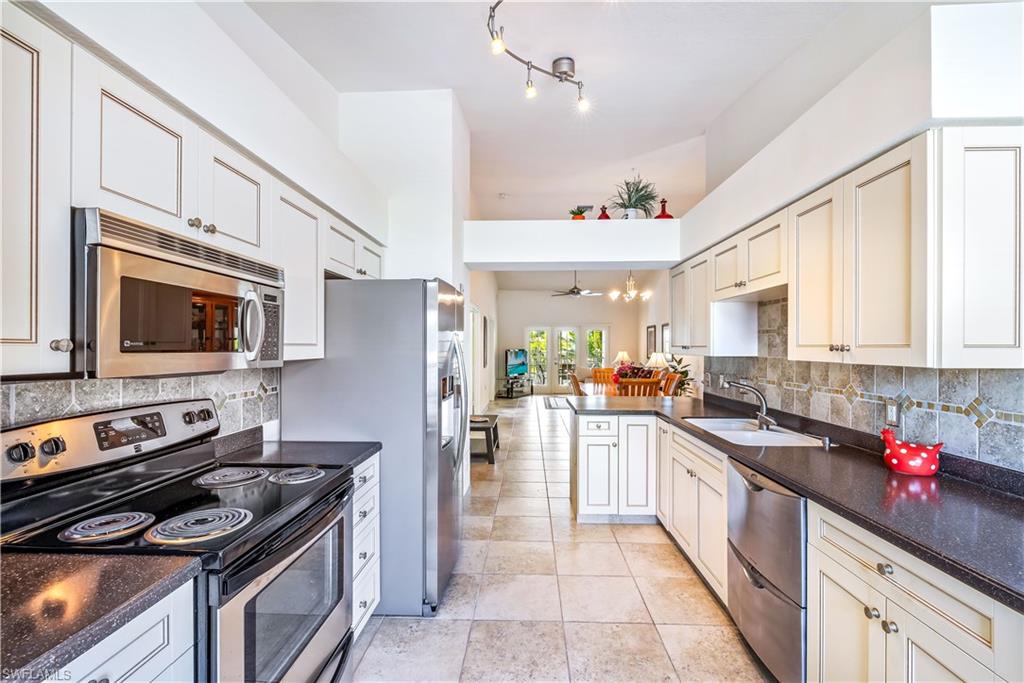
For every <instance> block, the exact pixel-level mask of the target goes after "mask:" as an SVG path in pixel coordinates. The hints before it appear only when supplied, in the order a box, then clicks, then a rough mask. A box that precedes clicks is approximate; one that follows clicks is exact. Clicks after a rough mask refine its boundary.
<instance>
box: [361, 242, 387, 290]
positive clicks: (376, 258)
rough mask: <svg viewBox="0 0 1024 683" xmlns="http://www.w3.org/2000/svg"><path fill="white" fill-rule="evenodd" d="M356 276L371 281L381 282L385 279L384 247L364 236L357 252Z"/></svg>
mask: <svg viewBox="0 0 1024 683" xmlns="http://www.w3.org/2000/svg"><path fill="white" fill-rule="evenodd" d="M356 276H357V277H362V278H364V279H371V280H380V279H381V278H382V277H384V249H383V247H381V246H380V245H379V244H377V243H376V242H372V241H370V240H369V239H367V238H365V237H363V236H362V235H360V238H359V249H358V251H357V252H356Z"/></svg>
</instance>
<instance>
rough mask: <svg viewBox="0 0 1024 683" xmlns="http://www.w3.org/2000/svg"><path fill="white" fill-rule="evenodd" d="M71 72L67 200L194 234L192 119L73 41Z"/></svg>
mask: <svg viewBox="0 0 1024 683" xmlns="http://www.w3.org/2000/svg"><path fill="white" fill-rule="evenodd" d="M73 74H74V86H73V93H74V120H73V136H72V141H73V157H74V172H73V173H72V203H73V204H74V205H75V206H98V207H101V208H104V209H107V210H108V211H113V212H115V213H119V214H122V215H124V216H128V217H130V218H134V219H137V220H140V221H142V222H144V223H148V224H150V225H154V226H157V227H160V228H164V229H166V230H171V231H173V232H177V233H180V234H183V235H186V236H188V237H195V229H194V228H190V227H189V226H188V224H187V221H188V219H189V218H194V217H195V216H196V214H197V211H198V197H197V192H198V185H199V181H198V153H197V139H198V137H199V136H198V129H197V128H196V126H195V125H194V124H193V123H192V122H191V121H189V119H187V118H186V117H185V116H183V115H182V114H180V113H179V112H177V111H176V110H175V109H173V108H171V107H170V106H169V105H167V104H166V103H165V102H163V101H162V100H160V99H158V98H157V97H155V96H154V95H152V94H151V93H149V92H148V91H146V90H144V89H143V88H141V87H140V86H138V85H136V84H135V83H133V82H132V81H130V80H128V79H127V78H125V77H124V76H122V75H121V74H119V73H118V72H117V71H115V70H114V69H112V68H110V67H109V66H107V65H106V64H103V63H102V62H100V61H99V60H98V59H96V58H95V57H93V56H92V55H91V54H89V53H88V52H86V51H85V50H83V49H81V48H79V47H78V46H75V48H74V71H73Z"/></svg>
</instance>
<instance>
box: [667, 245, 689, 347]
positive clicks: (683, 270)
mask: <svg viewBox="0 0 1024 683" xmlns="http://www.w3.org/2000/svg"><path fill="white" fill-rule="evenodd" d="M669 283H670V284H669V298H670V299H671V300H672V306H671V308H672V311H671V316H672V320H671V322H672V346H673V347H674V348H678V349H680V350H682V349H685V348H686V347H687V346H689V345H690V269H689V268H688V267H687V264H683V265H682V266H677V267H676V268H674V269H673V270H672V273H671V275H670V276H669Z"/></svg>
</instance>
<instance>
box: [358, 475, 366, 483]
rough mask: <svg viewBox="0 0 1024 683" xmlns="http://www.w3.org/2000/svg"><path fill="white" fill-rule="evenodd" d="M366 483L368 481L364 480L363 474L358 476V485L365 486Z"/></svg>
mask: <svg viewBox="0 0 1024 683" xmlns="http://www.w3.org/2000/svg"><path fill="white" fill-rule="evenodd" d="M367 481H368V480H367V478H366V475H365V474H361V475H359V484H360V485H363V484H365V483H366V482H367Z"/></svg>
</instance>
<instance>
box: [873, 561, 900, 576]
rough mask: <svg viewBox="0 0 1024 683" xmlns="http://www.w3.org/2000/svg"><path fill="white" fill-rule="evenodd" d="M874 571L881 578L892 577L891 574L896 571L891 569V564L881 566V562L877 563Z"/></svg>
mask: <svg viewBox="0 0 1024 683" xmlns="http://www.w3.org/2000/svg"><path fill="white" fill-rule="evenodd" d="M875 569H877V570H878V573H879V574H881V575H882V576H892V574H893V572H894V571H896V570H895V569H893V568H892V565H891V564H889V563H886V564H882V563H881V562H879V563H878V564H876V565H875Z"/></svg>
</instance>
